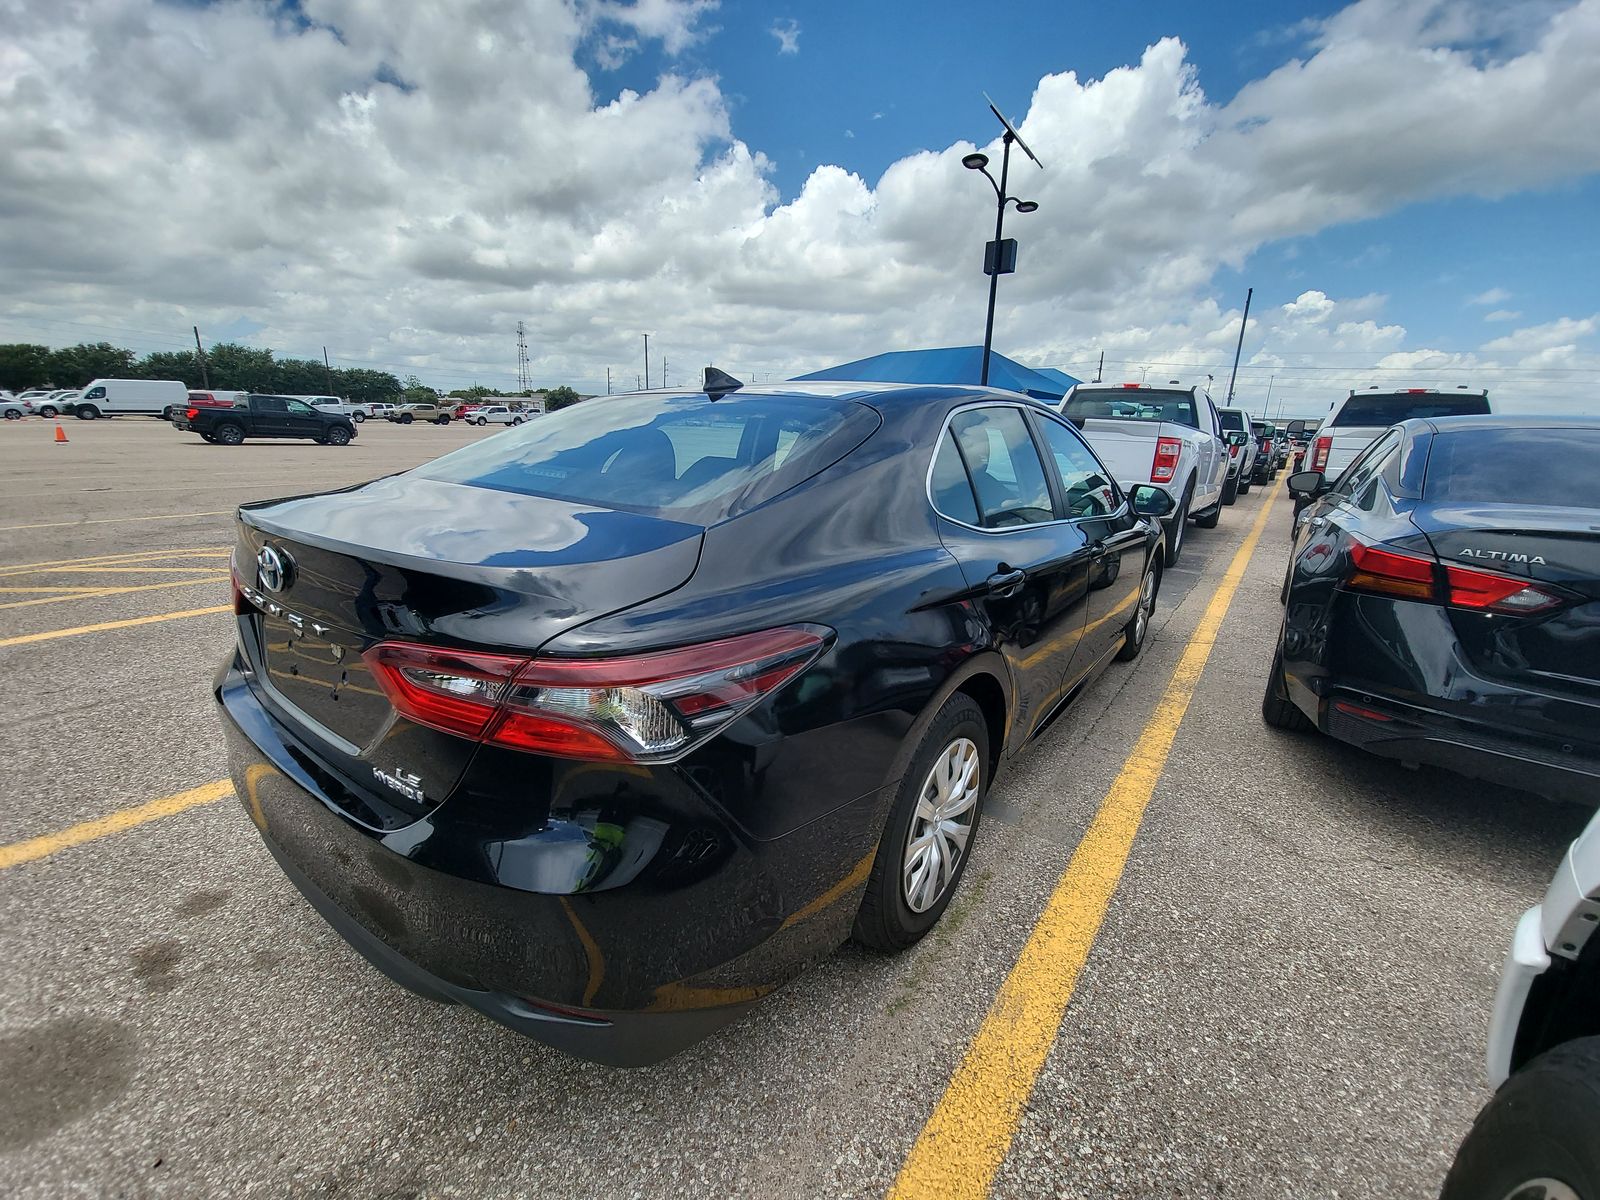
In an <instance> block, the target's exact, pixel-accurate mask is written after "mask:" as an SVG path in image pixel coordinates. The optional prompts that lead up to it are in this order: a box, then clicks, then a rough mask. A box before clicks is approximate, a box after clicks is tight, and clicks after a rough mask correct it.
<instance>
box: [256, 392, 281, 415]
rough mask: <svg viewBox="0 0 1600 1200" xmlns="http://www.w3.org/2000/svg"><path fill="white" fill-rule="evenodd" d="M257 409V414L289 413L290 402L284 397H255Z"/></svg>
mask: <svg viewBox="0 0 1600 1200" xmlns="http://www.w3.org/2000/svg"><path fill="white" fill-rule="evenodd" d="M252 398H253V399H254V400H255V402H256V403H255V409H256V411H257V412H272V413H281V412H287V411H288V409H289V402H288V401H287V400H285V399H284V398H283V397H282V396H255V397H252Z"/></svg>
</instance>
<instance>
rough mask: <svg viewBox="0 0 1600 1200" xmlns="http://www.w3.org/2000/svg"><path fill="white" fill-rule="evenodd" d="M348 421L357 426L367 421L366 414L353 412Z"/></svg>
mask: <svg viewBox="0 0 1600 1200" xmlns="http://www.w3.org/2000/svg"><path fill="white" fill-rule="evenodd" d="M350 419H351V420H352V421H354V422H355V423H356V424H357V425H359V424H361V422H363V421H365V420H366V419H367V414H366V413H363V412H353V413H351V414H350Z"/></svg>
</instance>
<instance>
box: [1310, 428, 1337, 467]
mask: <svg viewBox="0 0 1600 1200" xmlns="http://www.w3.org/2000/svg"><path fill="white" fill-rule="evenodd" d="M1332 449H1333V438H1332V437H1331V436H1329V437H1319V438H1318V439H1317V445H1316V448H1315V449H1314V450H1312V451H1311V469H1312V470H1313V471H1326V470H1327V469H1328V452H1329V451H1330V450H1332Z"/></svg>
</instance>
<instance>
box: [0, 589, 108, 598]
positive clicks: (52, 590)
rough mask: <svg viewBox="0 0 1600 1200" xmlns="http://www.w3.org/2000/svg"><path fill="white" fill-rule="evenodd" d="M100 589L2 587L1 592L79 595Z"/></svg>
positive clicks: (92, 593)
mask: <svg viewBox="0 0 1600 1200" xmlns="http://www.w3.org/2000/svg"><path fill="white" fill-rule="evenodd" d="M100 590H101V589H100V588H97V587H0V592H8V593H12V594H15V593H17V592H26V593H28V594H30V595H38V594H39V593H41V592H73V593H75V594H76V595H79V596H92V595H94V594H95V593H96V592H98V591H100Z"/></svg>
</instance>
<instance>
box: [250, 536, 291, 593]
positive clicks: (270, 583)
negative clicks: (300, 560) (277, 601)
mask: <svg viewBox="0 0 1600 1200" xmlns="http://www.w3.org/2000/svg"><path fill="white" fill-rule="evenodd" d="M256 571H257V573H258V577H259V578H260V580H261V586H262V587H264V588H266V589H267V591H269V592H281V591H283V589H284V588H286V587H288V586H289V584H290V582H291V581H292V577H293V574H294V560H293V559H291V558H290V557H289V556H288V554H286V553H285V552H283V551H281V550H279V549H277V548H276V547H274V546H263V547H261V552H260V553H259V554H257V555H256Z"/></svg>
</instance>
